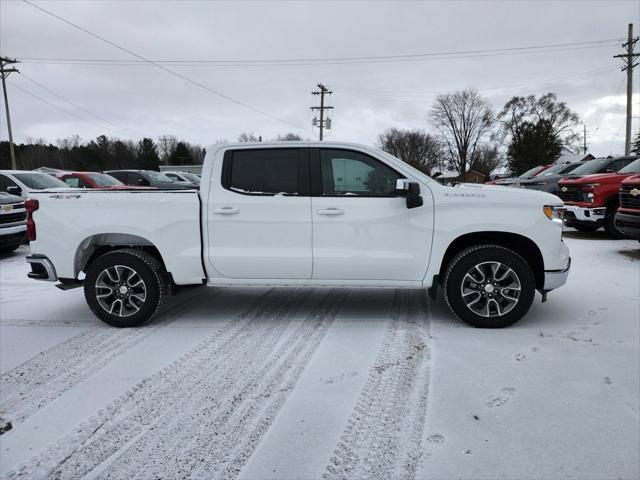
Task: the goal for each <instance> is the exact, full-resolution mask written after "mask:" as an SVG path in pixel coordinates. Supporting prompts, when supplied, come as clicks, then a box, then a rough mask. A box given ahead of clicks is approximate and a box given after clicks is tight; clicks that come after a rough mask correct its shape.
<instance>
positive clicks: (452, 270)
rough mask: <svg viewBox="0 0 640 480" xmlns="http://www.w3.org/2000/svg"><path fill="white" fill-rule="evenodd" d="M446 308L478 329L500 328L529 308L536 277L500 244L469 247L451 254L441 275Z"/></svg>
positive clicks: (514, 320)
mask: <svg viewBox="0 0 640 480" xmlns="http://www.w3.org/2000/svg"><path fill="white" fill-rule="evenodd" d="M444 295H445V299H446V301H447V304H448V305H449V308H450V309H451V310H452V311H453V313H455V314H456V315H457V316H458V317H459V318H460V319H461V320H463V321H465V322H466V323H468V324H469V325H472V326H474V327H478V328H503V327H507V326H509V325H511V324H513V323H515V322H517V321H518V320H520V319H521V318H522V317H523V316H524V314H525V313H527V311H528V310H529V308H530V307H531V303H532V302H533V297H534V295H535V278H534V275H533V272H532V271H531V267H529V265H528V264H527V263H526V262H525V261H524V259H523V258H522V257H521V256H520V255H518V254H517V253H515V252H514V251H512V250H509V249H507V248H504V247H501V246H499V245H477V246H474V247H469V248H467V249H465V250H463V251H462V252H460V253H459V254H458V255H456V256H455V257H454V259H453V260H452V261H451V263H450V264H449V266H448V268H447V272H446V274H445V277H444Z"/></svg>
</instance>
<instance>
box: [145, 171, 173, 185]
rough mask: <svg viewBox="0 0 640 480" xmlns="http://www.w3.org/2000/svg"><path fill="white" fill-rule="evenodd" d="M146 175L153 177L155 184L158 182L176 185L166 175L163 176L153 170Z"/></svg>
mask: <svg viewBox="0 0 640 480" xmlns="http://www.w3.org/2000/svg"><path fill="white" fill-rule="evenodd" d="M145 173H146V174H147V175H149V177H151V179H152V180H153V181H154V182H158V183H175V182H174V181H173V180H171V179H170V178H169V177H167V176H166V175H164V174H162V173H160V172H155V171H153V170H147V171H146V172H145Z"/></svg>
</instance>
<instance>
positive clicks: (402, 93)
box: [332, 65, 617, 97]
mask: <svg viewBox="0 0 640 480" xmlns="http://www.w3.org/2000/svg"><path fill="white" fill-rule="evenodd" d="M614 70H617V66H615V65H611V66H608V67H600V68H596V69H593V70H587V71H585V72H578V73H572V74H569V75H562V76H558V77H550V78H546V79H538V80H536V81H534V82H527V83H518V84H509V85H501V86H497V87H492V88H486V89H480V91H481V92H486V91H492V90H503V89H509V88H521V87H526V86H530V85H539V84H541V83H543V84H546V83H553V82H556V81H558V80H568V79H573V80H575V79H576V78H578V79H579V78H582V77H588V76H592V75H596V74H600V73H608V72H612V71H614ZM332 85H333V87H334V88H339V89H340V90H348V91H351V92H356V93H362V94H366V93H370V94H373V95H379V96H392V97H423V96H425V97H431V96H433V95H437V94H438V93H441V92H438V91H416V90H380V89H367V88H359V87H351V86H348V85H339V84H338V85H336V84H333V83H332Z"/></svg>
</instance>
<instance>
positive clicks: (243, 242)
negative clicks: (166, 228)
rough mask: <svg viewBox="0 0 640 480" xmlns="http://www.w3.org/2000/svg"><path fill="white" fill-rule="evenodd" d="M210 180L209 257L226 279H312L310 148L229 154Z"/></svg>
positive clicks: (208, 203)
mask: <svg viewBox="0 0 640 480" xmlns="http://www.w3.org/2000/svg"><path fill="white" fill-rule="evenodd" d="M210 181H211V188H210V189H209V194H208V199H207V200H206V201H207V218H206V221H207V232H208V233H207V235H208V239H207V240H205V241H206V242H207V243H206V245H207V249H208V250H207V251H206V252H205V258H206V259H207V260H208V262H209V264H210V266H212V267H213V268H214V270H215V271H216V272H217V273H218V274H219V275H220V277H224V278H231V279H254V280H257V279H265V280H268V279H309V278H311V268H312V255H311V241H312V239H311V199H310V198H309V158H308V149H306V148H298V147H293V148H283V147H278V148H238V149H233V150H227V151H226V152H225V154H224V158H223V161H222V162H216V164H214V165H213V168H212V176H211V179H210Z"/></svg>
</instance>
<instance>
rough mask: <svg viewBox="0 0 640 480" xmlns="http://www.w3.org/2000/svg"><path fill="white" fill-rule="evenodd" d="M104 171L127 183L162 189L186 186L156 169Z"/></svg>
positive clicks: (179, 188) (177, 188) (175, 188)
mask: <svg viewBox="0 0 640 480" xmlns="http://www.w3.org/2000/svg"><path fill="white" fill-rule="evenodd" d="M104 173H106V174H108V175H111V176H112V177H114V178H117V179H118V180H120V181H121V182H122V183H124V184H125V185H131V186H134V187H155V188H159V189H161V190H184V189H186V188H190V187H186V186H184V185H180V184H178V183H176V182H174V181H173V180H171V179H170V178H169V177H167V176H166V175H164V174H162V173H160V172H156V171H155V170H107V171H105V172H104Z"/></svg>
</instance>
